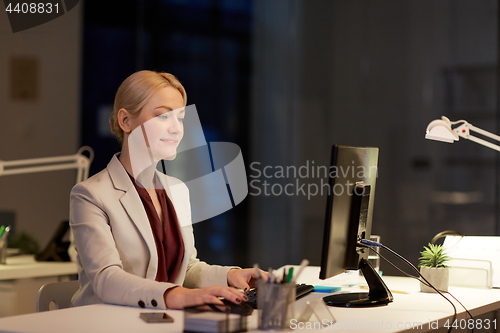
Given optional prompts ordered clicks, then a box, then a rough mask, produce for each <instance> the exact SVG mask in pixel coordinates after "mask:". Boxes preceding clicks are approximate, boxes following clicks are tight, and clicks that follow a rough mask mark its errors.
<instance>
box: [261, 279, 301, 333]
mask: <svg viewBox="0 0 500 333" xmlns="http://www.w3.org/2000/svg"><path fill="white" fill-rule="evenodd" d="M295 290H296V287H295V284H293V283H267V282H264V281H263V280H259V282H258V294H257V295H258V296H257V308H258V309H259V329H261V330H284V329H290V320H292V319H293V318H294V315H295Z"/></svg>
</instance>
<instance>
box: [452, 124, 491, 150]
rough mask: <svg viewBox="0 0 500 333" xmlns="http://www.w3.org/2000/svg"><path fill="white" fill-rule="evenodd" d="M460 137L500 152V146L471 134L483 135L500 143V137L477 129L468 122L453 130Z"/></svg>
mask: <svg viewBox="0 0 500 333" xmlns="http://www.w3.org/2000/svg"><path fill="white" fill-rule="evenodd" d="M453 130H454V131H455V132H456V133H457V134H458V135H459V136H460V137H462V138H464V139H468V140H471V141H474V142H476V143H479V144H480V145H483V146H486V147H488V148H491V149H494V150H497V151H500V146H498V145H495V144H493V143H491V142H488V141H486V140H483V139H480V138H478V137H475V136H473V135H471V134H470V132H477V133H479V134H481V135H484V136H485V137H488V138H491V139H493V140H496V141H500V136H498V135H495V134H493V133H490V132H488V131H485V130H483V129H481V128H479V127H476V126H474V125H472V124H470V123H468V122H464V124H462V125H460V126H459V127H457V128H455V129H453Z"/></svg>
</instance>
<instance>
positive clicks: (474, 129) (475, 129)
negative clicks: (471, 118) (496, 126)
mask: <svg viewBox="0 0 500 333" xmlns="http://www.w3.org/2000/svg"><path fill="white" fill-rule="evenodd" d="M469 129H470V130H471V131H474V132H477V133H479V134H481V135H484V136H486V137H488V138H492V139H494V140H496V141H500V136H498V135H496V134H493V133H490V132H488V131H485V130H483V129H480V128H479V127H476V126H474V125H471V124H469Z"/></svg>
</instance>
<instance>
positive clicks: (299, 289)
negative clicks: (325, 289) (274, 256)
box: [245, 283, 314, 309]
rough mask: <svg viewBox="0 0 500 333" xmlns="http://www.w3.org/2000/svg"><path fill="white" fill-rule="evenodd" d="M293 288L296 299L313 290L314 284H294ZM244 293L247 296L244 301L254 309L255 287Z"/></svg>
mask: <svg viewBox="0 0 500 333" xmlns="http://www.w3.org/2000/svg"><path fill="white" fill-rule="evenodd" d="M295 288H296V289H295V299H296V300H297V299H299V298H302V297H304V296H306V295H307V294H309V293H310V292H312V291H314V286H312V285H310V284H304V283H302V284H297V285H295ZM245 295H246V296H247V297H248V301H246V302H245V303H247V304H248V305H250V306H251V307H253V308H254V309H257V289H251V290H250V291H247V292H246V293H245Z"/></svg>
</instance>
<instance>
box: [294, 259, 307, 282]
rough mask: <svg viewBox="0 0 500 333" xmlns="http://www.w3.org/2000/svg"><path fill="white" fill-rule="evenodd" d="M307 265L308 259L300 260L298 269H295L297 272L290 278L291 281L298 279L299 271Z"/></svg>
mask: <svg viewBox="0 0 500 333" xmlns="http://www.w3.org/2000/svg"><path fill="white" fill-rule="evenodd" d="M307 265H309V260H307V259H304V260H302V262H301V263H300V267H299V269H298V270H297V274H296V275H295V276H294V277H293V278H292V281H293V282H295V281H297V279H298V277H299V275H300V273H302V271H303V270H304V268H305V267H306V266H307Z"/></svg>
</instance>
